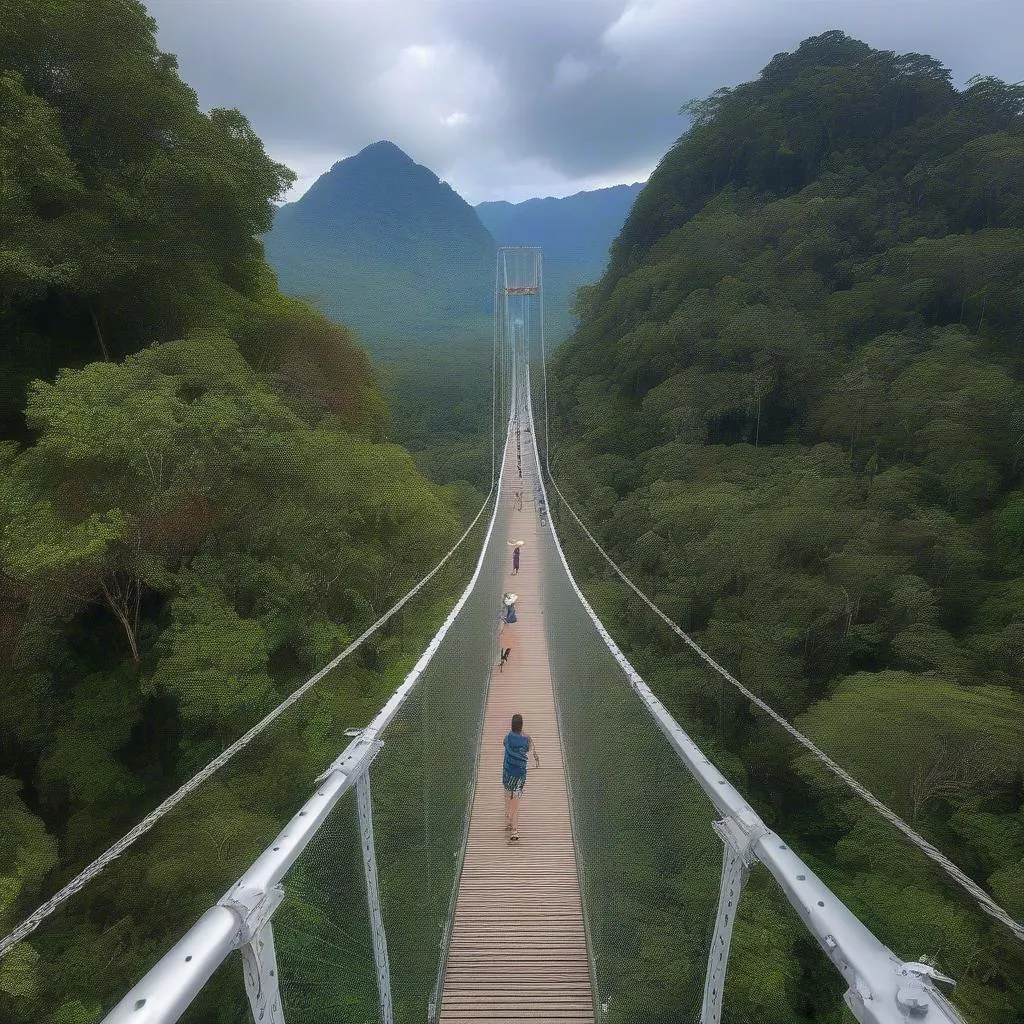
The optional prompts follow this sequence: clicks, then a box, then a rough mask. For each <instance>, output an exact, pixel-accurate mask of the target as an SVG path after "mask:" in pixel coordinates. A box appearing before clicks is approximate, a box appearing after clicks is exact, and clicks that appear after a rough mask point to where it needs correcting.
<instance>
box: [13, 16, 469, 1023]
mask: <svg viewBox="0 0 1024 1024" xmlns="http://www.w3.org/2000/svg"><path fill="white" fill-rule="evenodd" d="M153 31H154V25H153V22H152V21H151V20H150V19H149V17H148V16H147V15H146V13H145V10H144V8H143V5H142V4H141V3H138V2H135V0H96V2H94V3H90V4H88V5H82V4H78V3H74V2H72V0H40V2H38V3H32V4H28V5H26V4H24V3H21V2H20V0H0V362H2V372H0V381H2V386H0V934H6V933H7V931H8V930H9V929H10V928H11V927H12V926H13V925H14V924H15V923H16V922H17V921H18V920H20V919H21V918H22V917H23V916H24V915H25V914H26V913H28V912H29V911H30V910H31V909H32V908H33V907H34V906H35V904H36V903H37V902H38V901H39V900H40V899H41V898H43V897H45V896H46V895H47V894H49V893H50V892H52V891H54V890H55V889H56V888H57V887H59V886H60V885H61V884H63V883H64V882H66V881H67V880H68V879H69V878H70V877H71V876H72V875H73V874H74V873H75V872H76V871H77V870H79V869H80V868H81V867H82V866H83V865H84V864H85V863H87V862H88V861H89V859H90V858H92V857H93V856H95V855H96V854H97V853H98V852H99V851H101V850H102V849H104V848H105V847H106V846H107V845H109V843H110V842H111V841H113V840H114V839H116V838H118V837H119V836H120V835H121V834H122V833H124V832H125V831H127V829H128V828H129V827H130V826H131V825H132V824H134V823H135V821H137V820H138V819H139V818H140V817H142V816H143V815H144V814H145V813H146V812H147V811H149V810H150V809H151V808H152V807H153V806H155V804H156V803H158V802H159V800H160V799H162V798H163V797H164V796H166V795H167V794H168V793H169V792H171V791H172V790H173V789H174V788H175V787H176V786H177V785H178V784H179V783H180V782H182V781H183V780H184V779H186V778H187V777H188V776H190V775H191V774H192V773H193V772H194V771H195V770H196V769H197V768H199V767H200V766H202V765H203V764H205V763H206V762H207V761H208V760H209V759H210V758H211V757H212V756H214V755H216V754H217V753H218V752H220V751H221V750H222V749H223V748H224V746H225V745H227V744H228V743H229V742H230V741H232V740H233V739H235V738H236V737H237V736H238V735H240V734H241V733H242V732H244V731H245V730H246V729H247V728H248V727H249V726H250V725H252V724H253V723H254V722H256V721H257V720H258V719H259V718H260V717H261V716H262V715H264V714H265V713H266V712H267V711H268V710H269V709H271V708H272V707H273V706H275V705H276V704H277V703H278V702H279V701H280V700H281V699H282V698H283V696H285V695H286V694H287V693H289V692H290V691H291V690H292V689H293V688H294V687H295V686H296V685H297V683H298V682H300V681H301V680H302V679H303V678H304V676H305V675H306V674H308V673H309V672H310V671H311V670H312V669H314V668H316V667H319V666H320V665H322V664H323V663H324V662H325V661H327V660H328V659H329V658H330V657H331V656H333V654H335V653H336V652H337V651H338V650H340V649H341V647H342V646H344V645H345V644H346V643H347V642H348V641H349V640H351V639H352V638H353V637H354V636H355V635H357V634H358V633H359V632H360V631H361V630H362V629H363V628H365V626H366V625H368V624H369V623H370V622H372V621H374V619H376V618H377V616H379V615H380V613H381V612H382V611H384V610H385V609H386V608H387V607H388V606H389V605H390V604H392V603H393V602H394V600H396V599H397V598H398V597H399V596H401V594H402V593H404V592H405V590H407V589H408V587H409V586H410V585H411V584H412V583H413V582H415V581H416V580H417V579H418V578H419V577H420V576H421V575H422V574H423V572H424V571H425V570H426V569H427V568H428V567H429V566H431V565H432V564H433V563H434V562H435V561H436V560H437V557H438V556H439V554H440V553H442V552H443V551H445V550H447V549H448V547H449V546H450V544H451V542H452V540H453V539H454V537H455V536H456V535H457V533H458V531H459V520H460V515H459V511H460V509H461V508H465V506H466V504H467V503H468V502H469V501H470V499H471V498H472V497H473V496H472V495H471V494H467V493H466V492H467V488H465V487H463V488H462V489H461V490H459V491H445V490H442V489H441V488H439V487H438V486H436V485H434V484H431V483H428V482H427V481H426V480H425V479H424V478H423V477H422V476H421V475H420V474H419V472H418V471H417V470H416V468H415V466H414V463H413V461H412V459H411V457H410V456H409V455H408V454H407V453H406V452H405V451H404V450H402V449H401V448H398V447H397V446H395V445H393V444H390V443H387V412H386V407H385V405H384V402H383V400H382V398H381V397H380V394H379V392H378V389H377V385H376V384H375V382H374V378H373V374H372V372H371V369H370V365H369V361H368V359H367V357H366V355H365V354H364V353H363V352H362V351H361V350H360V349H359V348H358V347H357V345H356V344H355V343H354V341H353V338H352V336H351V335H350V334H349V332H348V331H347V330H346V329H345V328H343V327H340V326H338V325H337V324H334V323H331V322H330V321H328V320H326V319H325V318H324V317H322V316H321V315H320V314H318V313H315V312H314V311H312V310H311V309H309V308H308V307H306V306H304V305H302V304H301V303H299V302H297V301H295V300H293V299H288V298H285V297H284V296H282V295H281V294H280V293H279V292H278V290H277V287H276V284H275V281H274V276H273V274H272V272H271V271H270V269H269V267H268V266H267V264H266V263H265V262H264V259H263V252H262V246H261V243H260V242H259V240H258V237H257V236H258V235H259V234H261V233H263V232H266V231H267V230H268V229H269V227H270V224H271V215H272V209H273V206H272V203H273V201H274V200H275V199H278V198H279V197H280V196H281V194H282V192H283V191H284V190H285V189H286V187H287V186H288V184H289V183H290V182H291V180H292V175H291V173H290V172H289V171H287V170H286V169H285V168H283V167H281V166H280V165H278V164H276V163H274V162H273V161H272V160H270V159H269V158H268V157H267V156H266V154H265V153H264V150H263V146H262V144H261V143H260V141H259V139H258V138H257V137H256V136H255V135H254V133H253V131H252V129H251V128H250V126H249V124H248V123H247V122H246V120H245V118H244V117H243V116H242V115H241V114H240V113H239V112H238V111H234V110H213V111H210V112H209V113H203V112H202V111H200V109H199V108H198V106H197V102H196V96H195V94H194V93H193V92H192V90H191V89H189V88H188V87H187V86H186V85H185V84H184V83H183V82H182V81H181V80H180V78H179V77H178V75H177V72H176V68H175V62H174V59H173V58H172V57H170V56H168V55H167V54H163V53H161V52H160V51H159V50H158V49H157V48H156V45H155V42H154V38H153ZM441 584H442V587H448V588H450V587H451V586H452V584H453V578H452V577H448V578H445V579H442V580H441ZM446 593H447V592H446V591H434V592H428V593H427V594H425V595H424V600H423V601H422V602H420V604H419V605H412V606H410V607H409V608H408V610H407V611H406V612H405V613H404V615H405V617H404V619H402V620H398V621H396V624H395V628H393V629H392V630H389V631H387V632H385V633H384V634H382V635H380V636H379V637H377V638H375V640H374V641H373V642H371V643H369V644H368V645H367V646H366V647H365V648H364V650H363V652H362V653H361V657H360V658H359V659H358V660H357V661H355V662H354V663H353V664H352V665H351V666H350V667H349V668H347V669H345V671H344V672H341V673H338V674H336V675H335V676H334V677H332V678H330V679H328V680H326V681H325V683H324V686H323V690H322V692H319V693H318V694H317V695H315V696H313V697H311V698H310V699H309V700H308V701H307V702H306V703H305V704H304V705H303V708H304V710H303V712H302V713H301V714H298V715H294V716H292V717H290V718H288V719H287V720H285V721H283V722H281V723H280V724H278V725H277V726H275V731H274V732H273V733H272V735H271V737H270V738H267V739H265V740H261V741H260V743H258V744H257V745H256V746H255V747H253V748H252V750H251V751H250V752H248V753H247V754H246V755H245V756H244V757H243V758H242V759H240V760H242V761H244V770H242V769H240V770H239V771H238V773H237V774H231V773H229V774H228V775H227V776H225V777H224V778H223V779H220V780H219V781H218V780H215V781H213V782H210V783H208V784H207V785H206V786H205V787H204V788H203V789H202V790H201V791H200V793H198V794H197V795H196V797H195V798H193V799H192V800H190V801H188V802H187V803H186V804H184V805H182V808H181V809H179V811H177V812H175V816H174V817H172V819H170V820H169V821H168V823H167V825H166V827H164V826H161V827H160V828H159V829H158V830H157V831H156V832H154V833H153V834H152V835H151V836H149V837H147V838H146V839H145V840H144V841H143V842H142V843H140V845H139V847H138V848H137V852H133V853H132V854H130V855H129V856H128V857H126V858H125V859H123V860H122V861H119V862H118V863H117V865H115V867H114V868H112V869H110V872H109V873H108V874H107V875H105V876H102V877H101V878H100V879H99V880H98V881H97V882H96V883H95V884H94V885H92V886H90V887H89V888H88V889H87V890H86V891H85V892H84V893H82V894H81V895H79V896H78V897H76V899H75V900H74V901H73V902H72V904H70V905H69V906H68V907H67V908H65V909H64V910H63V911H62V912H61V914H60V915H58V917H57V918H55V919H54V920H53V921H51V922H49V923H48V924H47V925H45V926H44V927H43V928H42V929H41V930H40V931H39V932H38V933H37V934H36V935H34V936H33V937H32V938H31V939H30V940H29V941H28V942H26V943H23V944H22V945H20V946H18V947H16V948H15V949H14V950H13V952H12V953H11V954H10V955H9V956H7V957H5V958H4V959H3V960H2V961H0V1019H3V1020H4V1021H10V1022H12V1024H19V1022H48V1024H58V1022H60V1024H78V1022H85V1021H95V1020H97V1019H99V1017H100V1016H101V1009H102V1007H104V1006H108V1005H109V1003H110V1001H111V999H113V998H118V997H119V996H120V995H121V994H123V992H124V991H125V990H126V989H127V988H128V987H129V986H130V984H131V983H132V982H133V981H134V980H136V979H137V978H138V977H139V976H140V975H141V974H142V973H143V972H144V970H145V969H147V968H148V967H149V966H150V965H151V963H152V962H153V961H154V960H155V959H156V957H157V956H158V955H159V954H160V953H161V952H162V951H163V950H164V949H166V948H167V946H168V945H169V944H170V942H171V940H173V939H174V938H175V937H176V936H178V935H180V934H181V933H182V932H183V931H184V930H185V929H186V928H187V927H188V926H189V925H190V924H191V923H192V921H193V920H194V919H195V917H197V916H198V914H199V913H200V912H201V911H202V909H204V908H205V907H206V906H207V905H209V903H210V902H211V901H212V900H215V899H216V898H217V897H218V895H219V894H220V892H221V891H223V889H224V888H225V887H226V885H227V883H228V882H229V881H230V880H231V879H232V878H233V877H235V876H236V875H237V873H238V872H239V871H240V870H241V869H243V868H244V867H245V866H246V864H247V863H248V861H249V860H250V859H251V858H252V856H253V855H254V854H255V853H256V852H258V851H259V850H260V849H261V848H262V846H263V845H265V844H266V843H267V842H268V840H269V839H270V838H271V836H272V835H273V834H274V833H275V832H276V830H277V829H278V828H279V827H280V825H281V824H282V822H283V821H284V820H286V819H287V817H288V815H290V814H291V813H292V812H293V811H294V810H295V808H296V806H297V803H298V802H300V801H301V799H304V798H305V797H306V796H307V795H308V790H309V788H310V786H311V785H312V780H313V779H314V778H315V776H316V775H317V774H318V773H319V772H321V771H322V770H323V769H324V767H325V766H326V765H327V764H328V763H329V762H330V760H331V759H332V758H333V757H335V756H336V755H337V753H338V752H339V751H340V750H341V749H342V747H343V746H344V745H345V743H346V742H347V740H346V739H345V736H344V732H343V730H344V727H346V726H351V725H358V724H360V722H363V721H365V720H366V719H367V717H368V715H369V714H370V713H371V711H372V710H373V709H374V708H375V707H376V706H377V705H379V703H380V699H381V695H382V693H384V692H386V687H388V686H389V685H392V684H393V680H394V679H395V678H396V676H398V675H399V674H400V672H401V671H402V670H403V668H404V667H405V666H406V665H408V663H409V659H410V655H411V654H412V653H413V652H414V651H415V650H416V644H417V643H418V642H419V640H420V638H421V637H422V635H423V634H424V633H425V632H426V630H427V628H428V626H429V625H430V623H431V622H433V621H434V617H435V616H436V614H437V611H438V608H437V605H438V602H439V601H440V602H442V603H443V600H444V597H445V596H446ZM356 884H357V883H356ZM217 991H219V990H215V993H214V996H213V1006H214V1007H216V1006H217V1005H220V1007H221V1010H224V1008H225V1007H227V1006H230V1001H229V1002H228V1003H221V1004H218V1003H217V998H218V997H217V995H216V992H217ZM217 1012H218V1013H219V1012H220V1011H217ZM225 1012H226V1011H225ZM210 1013H211V1019H214V1017H215V1016H216V1014H215V1013H214V1010H211V1011H210ZM227 1015H228V1016H230V1015H231V1014H230V1013H228V1014H227Z"/></svg>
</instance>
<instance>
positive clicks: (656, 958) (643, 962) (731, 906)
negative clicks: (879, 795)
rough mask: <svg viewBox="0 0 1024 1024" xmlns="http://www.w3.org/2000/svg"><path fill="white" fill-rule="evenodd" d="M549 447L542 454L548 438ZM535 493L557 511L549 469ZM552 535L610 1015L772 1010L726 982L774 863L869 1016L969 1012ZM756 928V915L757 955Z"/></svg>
mask: <svg viewBox="0 0 1024 1024" xmlns="http://www.w3.org/2000/svg"><path fill="white" fill-rule="evenodd" d="M530 436H531V437H533V438H536V431H535V430H531V433H530ZM534 455H535V457H536V459H537V461H538V463H539V453H537V451H536V447H535V451H534ZM536 500H537V501H538V502H539V503H541V504H542V505H543V507H544V508H545V509H547V508H548V507H549V506H548V501H549V499H548V495H547V493H546V489H545V486H544V483H543V479H540V481H539V483H538V487H537V494H536ZM555 500H556V501H557V500H558V499H557V498H556V499H555ZM544 544H545V549H544V550H543V551H542V552H540V553H538V557H540V558H541V559H542V560H543V562H544V564H545V565H546V566H547V567H550V568H549V571H548V572H547V574H546V578H545V602H546V607H545V622H546V623H547V628H548V644H549V650H550V651H551V657H552V678H553V680H554V684H555V690H556V699H557V702H558V707H559V726H560V731H561V734H562V742H563V745H564V747H565V755H566V764H567V770H568V773H569V783H570V794H571V802H572V806H573V815H574V832H575V835H576V838H577V843H578V856H579V859H580V865H581V869H580V870H581V876H582V882H583V894H584V902H585V912H586V918H587V922H588V932H589V939H590V946H591V952H592V957H593V959H594V963H595V978H596V985H597V994H596V995H597V1002H598V1005H599V1006H600V1008H601V1011H602V1013H603V1015H604V1016H605V1018H606V1019H607V1020H609V1021H631V1020H640V1019H643V1020H647V1021H658V1020H662V1019H664V1020H666V1021H667V1020H670V1019H673V1020H677V1019H680V1016H682V1017H683V1018H684V1019H685V1018H686V1017H689V1019H693V1020H700V1021H701V1022H702V1024H717V1022H718V1021H719V1020H721V1019H722V1014H723V1008H725V1007H727V1006H732V1009H733V1012H732V1014H727V1016H732V1019H737V1020H738V1019H754V1018H753V1017H751V1016H750V1015H751V1014H754V1015H758V1014H760V1015H763V1014H764V1013H765V1002H764V999H763V997H764V994H765V993H764V992H763V991H762V992H761V997H762V998H761V999H759V998H758V996H757V994H756V993H747V995H748V996H753V998H751V999H749V1000H748V1001H747V1005H746V1006H744V999H743V995H744V994H743V993H738V994H737V995H738V996H739V998H735V997H732V998H730V991H729V986H728V985H727V984H726V969H727V967H728V964H729V954H730V946H731V942H732V936H733V930H734V927H735V925H736V921H737V910H738V907H739V901H740V896H741V893H742V891H743V888H744V885H745V884H746V882H747V880H748V877H749V876H750V873H751V870H752V869H755V868H757V867H758V866H760V868H759V872H761V871H764V870H765V869H766V871H767V874H769V875H770V876H771V877H772V878H774V880H775V882H776V883H777V885H778V887H779V890H777V891H781V894H782V895H783V896H784V897H785V901H786V902H788V904H789V906H790V907H791V908H792V909H793V910H795V912H796V916H797V918H798V920H799V924H797V923H796V922H792V921H791V926H792V927H791V930H799V929H800V928H802V929H806V932H807V933H809V935H810V936H811V937H812V938H813V939H814V940H815V942H816V943H817V945H818V947H819V948H820V950H821V951H822V952H823V953H824V956H825V957H826V958H827V960H828V961H830V962H831V964H832V965H833V967H834V968H835V969H836V970H838V972H839V974H840V975H841V976H842V978H843V979H844V980H845V982H846V986H847V987H846V990H845V993H844V998H845V1002H846V1004H847V1006H848V1007H849V1008H850V1010H851V1011H852V1013H853V1015H854V1016H855V1017H856V1018H857V1020H859V1021H862V1022H872V1024H897V1022H900V1024H902V1022H905V1021H907V1020H908V1019H918V1018H922V1017H925V1016H926V1017H927V1020H930V1021H947V1022H959V1021H962V1018H961V1017H960V1015H959V1013H958V1012H957V1011H956V1009H955V1008H954V1007H953V1006H952V1005H951V1004H950V1003H949V1002H948V1000H946V998H945V997H944V996H943V995H942V994H941V993H940V992H939V991H938V989H937V988H936V986H935V984H934V983H933V977H934V976H935V975H934V972H933V969H932V968H931V967H930V965H928V964H926V963H920V962H906V961H904V960H903V959H902V958H900V957H898V956H896V955H895V954H894V953H893V952H892V951H891V950H890V949H889V948H888V947H887V946H886V945H885V944H884V943H883V942H882V941H880V940H879V939H878V938H876V937H875V935H873V934H872V933H871V931H870V930H869V929H868V928H867V927H866V926H865V925H864V924H863V923H862V922H861V921H860V920H859V919H858V918H857V917H856V916H855V915H854V914H853V913H852V912H851V911H850V910H849V909H848V908H847V907H846V906H845V905H844V903H843V902H842V901H841V900H840V899H839V898H838V897H837V896H836V895H835V894H834V893H833V892H832V891H831V890H830V889H829V887H828V886H827V885H826V884H825V883H824V882H823V881H822V880H821V879H820V878H819V877H818V876H817V875H816V874H815V873H814V871H812V870H811V868H810V867H809V866H808V865H807V864H806V863H805V862H804V860H802V859H801V858H800V857H799V856H797V854H796V853H795V852H794V851H793V850H792V849H791V848H790V846H789V844H788V843H787V842H786V840H785V838H783V837H780V836H779V835H777V834H776V833H775V832H774V831H772V830H771V829H770V828H769V827H768V825H767V824H766V823H765V822H764V821H763V820H762V819H761V817H760V816H759V815H758V814H757V813H756V811H755V810H754V808H753V807H752V806H751V805H750V804H749V803H748V801H747V800H746V799H745V798H744V796H743V795H742V794H741V793H740V792H739V790H738V789H737V788H736V787H735V786H734V785H733V784H732V783H731V782H730V781H729V779H728V778H726V776H725V775H724V774H723V773H722V772H721V771H720V770H719V769H718V768H717V767H716V766H715V765H714V764H712V763H711V761H710V760H709V759H708V758H707V757H706V756H705V755H704V753H703V752H702V751H701V750H700V749H699V748H698V746H697V745H696V744H695V743H694V741H693V740H692V739H691V738H690V736H688V735H687V733H686V732H685V731H684V730H683V729H682V727H681V726H680V725H679V723H678V722H677V721H676V719H675V718H674V717H673V716H672V715H671V714H670V713H669V711H668V710H667V709H666V708H665V706H664V705H663V704H662V702H661V701H660V700H659V699H658V698H657V697H656V696H655V695H654V693H653V692H652V691H651V689H650V687H648V685H647V684H646V683H645V682H644V680H643V679H642V678H641V677H640V675H639V673H638V672H637V671H636V669H635V668H634V667H633V666H632V664H631V663H630V662H629V660H628V659H627V658H626V656H625V655H624V654H623V652H622V651H621V650H620V649H619V648H618V646H617V645H616V643H615V641H614V640H613V639H612V638H611V636H610V635H609V634H608V632H607V630H606V629H605V627H604V626H603V624H602V623H601V621H600V619H599V618H598V617H597V615H596V614H595V613H594V612H593V609H592V608H591V606H590V604H589V603H588V602H587V600H586V598H585V596H584V594H583V592H582V591H581V590H580V588H579V587H578V586H577V584H576V581H575V579H574V578H573V576H572V573H571V571H570V570H569V565H568V562H567V561H566V559H565V556H564V553H563V551H562V548H561V545H560V542H559V540H558V537H557V535H556V533H555V530H554V529H553V528H552V529H551V530H550V531H549V533H548V534H547V536H546V537H545V540H544ZM623 676H625V681H626V682H627V683H628V686H626V685H624V680H623ZM719 753H721V752H719ZM734 767H738V766H735V765H734ZM716 836H717V838H716ZM756 882H757V885H758V892H757V894H756V898H757V899H758V901H759V902H760V903H761V909H762V916H763V917H764V918H765V919H769V918H771V917H772V916H773V915H774V916H776V917H778V916H779V915H780V914H785V913H786V911H785V909H784V908H783V907H781V906H780V902H781V901H779V900H778V899H777V897H776V894H775V893H772V892H770V891H767V890H766V889H765V886H764V878H763V876H762V877H758V878H756ZM716 893H717V898H716ZM716 904H717V905H716ZM756 916H757V915H756V913H755V914H754V915H752V918H754V919H756ZM768 934H769V932H768V930H767V929H765V930H764V931H763V933H762V934H761V935H760V936H758V937H757V938H758V939H759V940H760V941H759V942H758V943H757V945H758V947H759V950H760V951H759V954H754V955H755V956H756V955H760V956H761V957H766V956H770V953H769V950H768V949H766V948H764V946H765V940H766V939H767V937H768ZM754 939H755V936H754V935H753V933H752V929H751V926H750V924H749V921H747V922H745V923H744V925H743V935H742V942H743V945H744V946H745V947H746V948H745V949H744V950H743V952H744V953H745V954H746V956H747V958H748V961H749V958H750V956H751V948H750V947H751V945H752V942H753V941H754ZM774 968H775V965H773V964H772V963H771V962H770V960H768V961H766V962H765V963H764V970H763V972H762V973H761V976H760V978H758V984H759V985H760V984H762V983H763V984H764V985H765V987H768V986H769V985H770V984H773V983H774V984H778V985H780V986H783V985H784V984H785V981H786V979H780V978H778V977H777V972H775V971H774ZM773 973H775V974H776V977H775V978H773V977H772V975H773ZM833 977H834V976H833ZM938 977H941V975H938ZM640 979H643V981H642V982H641V980H640ZM746 980H747V982H748V984H749V982H750V980H751V979H750V975H749V974H748V976H747V979H746ZM817 980H818V981H819V983H820V985H821V992H820V994H819V998H820V1005H821V1009H822V1010H825V1009H826V1007H827V1006H828V1003H829V1002H830V993H829V991H828V990H829V988H830V987H831V988H833V989H834V988H835V983H834V982H833V981H832V980H831V979H830V978H828V977H825V976H823V975H822V974H821V973H820V972H819V974H818V975H817ZM752 987H753V986H752ZM834 995H835V993H834V992H833V993H832V996H833V997H834ZM763 1019H767V1018H763ZM773 1019H774V1018H773Z"/></svg>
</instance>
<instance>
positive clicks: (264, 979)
mask: <svg viewBox="0 0 1024 1024" xmlns="http://www.w3.org/2000/svg"><path fill="white" fill-rule="evenodd" d="M283 898H284V889H283V887H282V886H280V885H275V886H274V887H273V888H272V889H270V890H269V891H263V890H261V889H250V888H239V889H235V890H234V891H233V892H232V893H231V894H230V896H228V897H225V898H224V899H223V900H221V906H223V907H226V908H227V909H228V910H231V911H232V912H233V913H234V914H236V915H237V917H238V919H239V921H240V922H241V928H240V930H239V933H238V940H237V945H238V948H239V950H240V951H241V953H242V970H243V973H244V976H245V992H246V995H248V997H249V1007H250V1009H251V1010H252V1019H253V1021H254V1022H255V1024H284V1007H283V1006H282V1004H281V989H280V986H279V984H278V971H277V953H276V951H275V949H274V932H273V930H272V928H271V925H270V919H271V918H272V917H273V916H274V911H275V910H277V908H278V906H279V905H280V903H281V900H282V899H283Z"/></svg>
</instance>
